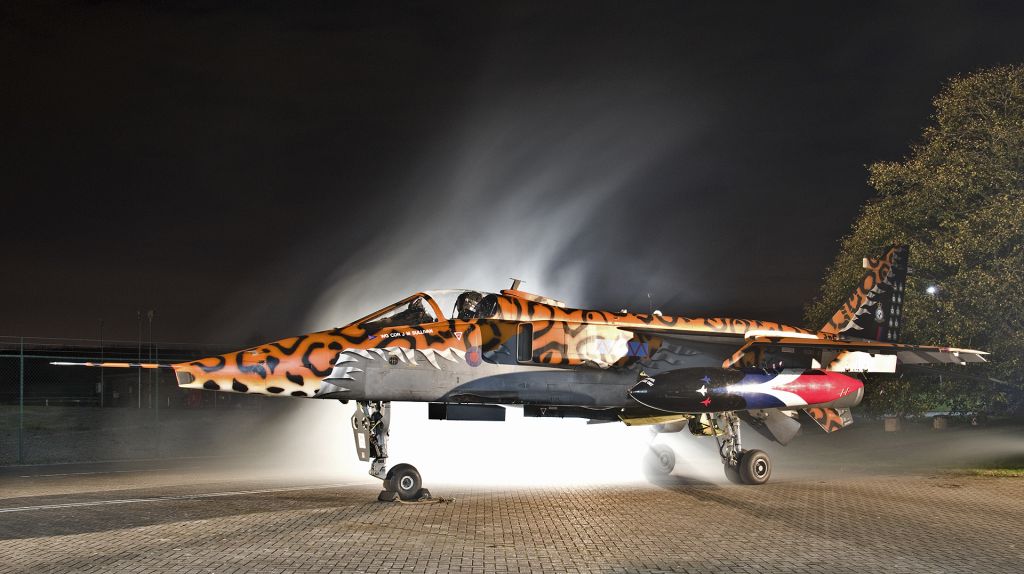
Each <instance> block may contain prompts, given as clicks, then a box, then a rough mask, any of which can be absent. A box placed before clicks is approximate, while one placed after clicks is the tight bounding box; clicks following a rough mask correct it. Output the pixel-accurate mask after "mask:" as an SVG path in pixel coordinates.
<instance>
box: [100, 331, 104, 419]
mask: <svg viewBox="0 0 1024 574" xmlns="http://www.w3.org/2000/svg"><path fill="white" fill-rule="evenodd" d="M103 360H104V355H103V319H100V365H101V366H100V408H101V409H102V408H103V392H104V390H105V389H104V388H103V383H104V381H103V366H102V365H103Z"/></svg>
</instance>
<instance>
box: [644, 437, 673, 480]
mask: <svg viewBox="0 0 1024 574" xmlns="http://www.w3.org/2000/svg"><path fill="white" fill-rule="evenodd" d="M644 467H645V470H647V472H648V473H650V474H653V475H657V476H668V475H670V474H672V469H674V468H675V467H676V453H675V451H673V450H672V449H671V448H670V447H668V446H666V445H663V444H656V445H652V446H651V450H650V452H648V453H647V456H645V457H644Z"/></svg>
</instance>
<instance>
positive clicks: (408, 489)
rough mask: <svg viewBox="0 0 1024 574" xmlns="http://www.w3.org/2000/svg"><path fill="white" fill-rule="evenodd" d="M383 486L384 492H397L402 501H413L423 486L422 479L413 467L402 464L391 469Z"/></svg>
mask: <svg viewBox="0 0 1024 574" xmlns="http://www.w3.org/2000/svg"><path fill="white" fill-rule="evenodd" d="M384 485H385V486H384V488H385V490H391V491H394V492H397V493H398V497H399V498H401V499H402V500H415V499H416V498H417V497H418V496H419V492H420V488H422V486H423V479H422V478H421V477H420V471H418V470H416V467H415V466H413V465H411V464H405V463H402V464H396V465H395V466H393V467H391V470H389V471H388V474H387V477H386V478H385V479H384Z"/></svg>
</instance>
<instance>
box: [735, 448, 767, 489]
mask: <svg viewBox="0 0 1024 574" xmlns="http://www.w3.org/2000/svg"><path fill="white" fill-rule="evenodd" d="M739 471H740V478H741V479H742V480H743V484H752V485H758V484H764V483H766V482H768V479H769V478H771V477H772V459H770V458H768V454H767V453H766V452H764V451H763V450H748V451H746V452H744V453H743V456H741V457H740V464H739Z"/></svg>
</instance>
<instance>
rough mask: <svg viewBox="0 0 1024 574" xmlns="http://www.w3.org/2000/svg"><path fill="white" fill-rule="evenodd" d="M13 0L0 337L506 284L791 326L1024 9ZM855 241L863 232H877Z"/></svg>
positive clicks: (3, 37) (302, 318) (207, 319)
mask: <svg viewBox="0 0 1024 574" xmlns="http://www.w3.org/2000/svg"><path fill="white" fill-rule="evenodd" d="M212 4H213V3H210V2H191V3H190V2H144V3H127V2H125V3H122V2H89V3H46V2H39V1H30V2H3V3H0V62H2V70H3V81H2V85H0V136H2V137H0V152H2V157H3V164H2V169H0V190H2V197H3V204H2V210H3V211H2V213H3V218H2V225H0V239H2V245H3V249H2V256H0V257H2V259H0V261H2V271H0V277H2V280H0V335H30V336H50V337H95V336H97V335H98V329H99V327H98V325H99V320H100V319H101V318H102V319H103V320H104V321H105V331H106V332H105V336H106V337H108V338H111V337H122V338H128V339H131V338H134V337H135V332H136V310H137V309H143V310H145V309H151V308H152V309H156V319H155V321H154V331H155V334H156V338H157V339H162V340H173V341H189V342H217V343H235V342H237V343H240V344H242V343H249V342H256V341H257V340H260V339H264V340H266V339H277V338H281V337H284V336H288V335H294V334H297V333H300V332H303V331H307V330H311V329H313V328H326V327H330V326H334V325H340V324H344V323H346V322H348V321H350V320H352V319H354V318H356V317H358V316H359V315H361V314H364V313H366V312H368V311H370V310H372V309H373V308H377V307H381V306H383V305H384V304H387V303H389V302H391V301H393V300H397V299H399V298H401V297H402V296H403V295H404V294H407V293H411V292H414V291H418V290H421V289H428V288H439V287H474V288H480V289H484V290H490V291H497V290H499V289H501V288H504V287H507V286H508V284H509V281H508V278H509V277H513V276H515V277H520V278H522V279H524V280H525V281H526V283H525V284H524V285H523V288H524V289H526V290H528V291H539V292H541V293H543V294H546V295H549V296H552V297H556V298H562V299H565V300H567V302H568V303H569V304H570V306H584V307H592V308H608V309H615V310H617V309H619V308H623V307H628V308H630V309H635V310H642V311H646V310H647V309H648V298H647V294H648V293H650V294H651V301H652V302H653V304H654V306H655V307H657V308H660V309H662V310H663V311H664V312H665V313H666V314H669V313H671V314H683V315H691V316H692V315H698V316H699V315H704V314H726V315H733V316H739V317H747V318H760V319H773V320H782V321H787V322H791V323H796V324H800V323H801V315H802V313H801V307H802V305H803V304H804V302H805V301H807V300H808V299H810V298H812V297H813V296H814V295H815V293H816V289H817V285H818V282H819V280H820V277H821V276H822V274H823V273H824V271H825V267H826V266H827V265H828V263H829V262H830V261H831V259H832V258H833V257H834V255H835V253H836V251H837V248H838V245H837V241H838V240H839V238H841V237H842V236H843V234H844V233H846V232H847V230H848V228H849V225H850V224H851V222H852V221H853V219H854V217H855V216H856V214H857V212H858V209H859V206H860V205H861V204H862V203H863V202H864V201H865V200H866V199H867V198H869V197H870V196H871V193H872V190H871V189H870V188H869V187H868V185H867V184H866V178H867V172H866V170H865V166H866V165H867V164H869V163H871V162H873V161H878V160H898V159H900V158H902V157H903V156H905V155H906V153H907V152H908V149H909V145H910V144H911V143H912V142H914V141H915V140H916V139H917V138H918V137H919V135H920V132H921V129H922V128H923V127H924V126H925V125H927V123H928V121H929V115H930V113H931V104H930V100H931V98H932V97H933V96H934V95H935V94H936V93H937V92H938V90H939V89H940V88H941V86H942V83H943V81H944V80H945V79H946V78H948V77H950V76H952V75H955V74H960V73H967V72H970V71H972V70H974V69H977V68H979V67H987V66H993V65H997V64H1012V63H1020V62H1022V61H1024V33H1022V30H1024V10H1022V9H1021V8H1018V7H1016V5H1018V4H1019V3H1013V2H1005V3H997V2H962V3H942V2H922V3H917V4H909V3H879V4H876V5H872V4H870V3H865V2H858V3H847V6H846V7H845V8H844V7H838V6H835V5H832V4H831V3H830V5H829V6H828V7H824V8H823V7H822V6H819V5H818V4H821V3H808V4H806V5H803V6H798V5H795V4H786V5H785V7H782V6H783V5H776V4H774V3H762V2H757V3H751V4H748V5H741V4H738V3H729V4H728V8H720V7H719V4H721V3H714V4H715V7H714V8H712V7H708V6H703V7H699V6H695V5H694V6H691V5H689V4H688V3H684V2H665V3H648V2H621V3H599V2H598V3H593V2H587V3H579V4H563V3H559V5H558V6H554V7H553V6H549V5H548V4H554V3H544V2H542V3H537V4H536V5H533V6H530V5H526V4H507V5H502V6H499V5H497V4H494V3H490V2H473V3H466V4H461V5H450V4H442V3H401V4H396V5H393V7H390V8H388V7H382V6H379V5H378V4H379V3H375V2H369V3H360V7H358V8H348V7H345V8H342V7H339V6H338V5H337V4H341V3H334V2H329V3H324V4H322V5H321V4H308V3H280V5H274V4H264V3H257V2H239V3H237V4H227V5H224V6H222V7H216V8H214V7H212ZM865 255H869V254H865Z"/></svg>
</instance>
